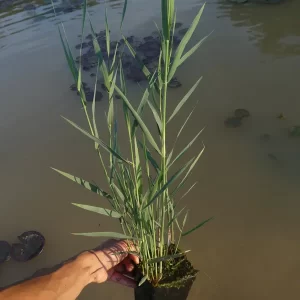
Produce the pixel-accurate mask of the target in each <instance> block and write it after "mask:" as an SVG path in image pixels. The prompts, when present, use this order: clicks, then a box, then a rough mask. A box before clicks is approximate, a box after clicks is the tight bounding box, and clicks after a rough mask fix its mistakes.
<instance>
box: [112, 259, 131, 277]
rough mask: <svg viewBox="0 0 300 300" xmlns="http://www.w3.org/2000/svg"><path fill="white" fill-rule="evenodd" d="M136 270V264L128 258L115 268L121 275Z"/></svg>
mask: <svg viewBox="0 0 300 300" xmlns="http://www.w3.org/2000/svg"><path fill="white" fill-rule="evenodd" d="M134 268H135V264H134V263H133V262H132V260H131V259H130V258H129V257H126V258H125V259H124V260H123V261H122V262H121V263H120V264H118V265H117V266H115V268H114V269H115V270H116V271H117V272H119V273H123V272H129V273H130V272H132V271H133V270H134Z"/></svg>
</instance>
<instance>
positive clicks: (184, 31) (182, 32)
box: [178, 28, 189, 35]
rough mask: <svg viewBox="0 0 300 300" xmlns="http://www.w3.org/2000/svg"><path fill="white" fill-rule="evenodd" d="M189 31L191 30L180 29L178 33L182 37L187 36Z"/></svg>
mask: <svg viewBox="0 0 300 300" xmlns="http://www.w3.org/2000/svg"><path fill="white" fill-rule="evenodd" d="M188 30H189V29H188V28H182V29H180V30H179V31H178V33H179V34H181V35H185V34H186V33H187V31H188Z"/></svg>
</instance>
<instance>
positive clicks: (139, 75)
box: [127, 65, 146, 82]
mask: <svg viewBox="0 0 300 300" xmlns="http://www.w3.org/2000/svg"><path fill="white" fill-rule="evenodd" d="M127 76H128V78H129V79H131V80H133V81H135V82H140V81H143V80H145V79H146V76H145V74H144V73H143V71H142V70H141V69H140V68H139V67H136V66H134V65H131V66H130V68H129V70H128V75H127Z"/></svg>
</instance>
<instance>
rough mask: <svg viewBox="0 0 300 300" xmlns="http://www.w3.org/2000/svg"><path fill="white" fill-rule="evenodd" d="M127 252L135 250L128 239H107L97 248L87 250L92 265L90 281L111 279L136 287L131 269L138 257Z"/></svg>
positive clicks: (137, 261) (98, 281)
mask: <svg viewBox="0 0 300 300" xmlns="http://www.w3.org/2000/svg"><path fill="white" fill-rule="evenodd" d="M128 252H136V247H135V245H134V244H133V242H132V241H128V240H123V241H119V240H108V241H106V242H105V243H103V244H102V245H101V246H100V247H99V248H97V249H95V250H92V251H89V254H90V255H89V260H90V263H91V264H92V266H93V267H92V268H91V271H90V276H91V282H96V283H103V282H105V281H112V282H117V283H120V284H122V285H125V286H128V287H136V285H137V283H136V281H135V280H134V279H133V277H132V271H133V270H134V268H135V265H137V264H139V257H138V256H137V255H134V254H131V253H128Z"/></svg>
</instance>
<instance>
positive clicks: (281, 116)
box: [276, 113, 286, 120]
mask: <svg viewBox="0 0 300 300" xmlns="http://www.w3.org/2000/svg"><path fill="white" fill-rule="evenodd" d="M276 118H277V119H279V120H286V116H285V115H284V114H283V113H280V114H278V115H277V116H276Z"/></svg>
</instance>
